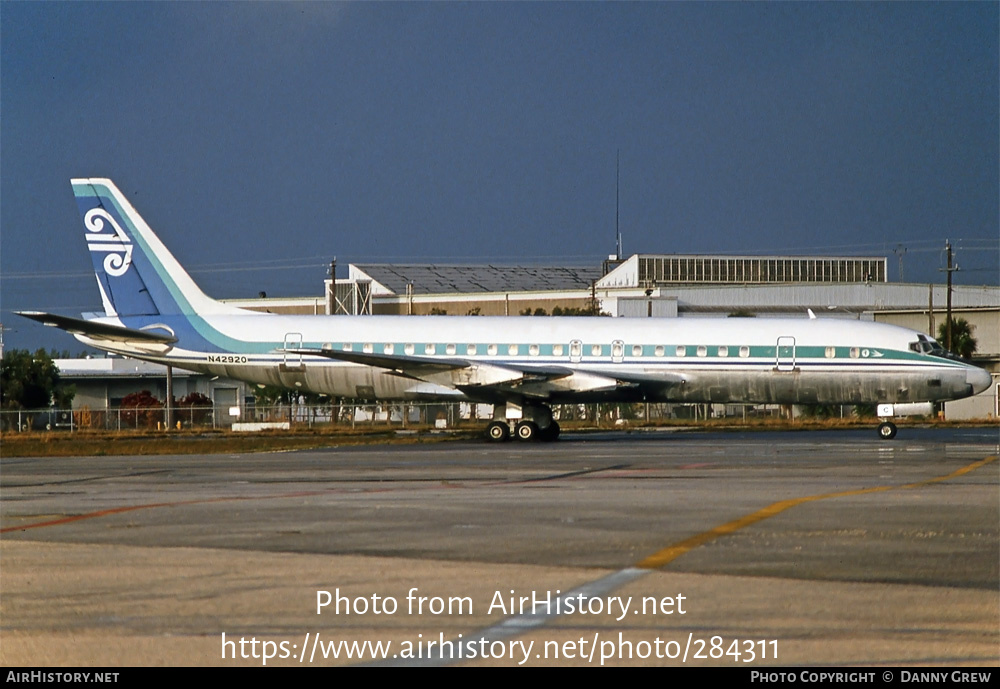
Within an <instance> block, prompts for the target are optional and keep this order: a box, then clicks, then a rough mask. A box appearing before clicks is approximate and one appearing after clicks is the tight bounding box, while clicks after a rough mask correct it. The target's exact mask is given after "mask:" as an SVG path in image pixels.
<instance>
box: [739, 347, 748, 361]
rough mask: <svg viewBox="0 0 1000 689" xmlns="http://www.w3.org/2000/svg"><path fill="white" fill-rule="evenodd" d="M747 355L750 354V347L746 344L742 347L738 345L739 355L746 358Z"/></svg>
mask: <svg viewBox="0 0 1000 689" xmlns="http://www.w3.org/2000/svg"><path fill="white" fill-rule="evenodd" d="M748 356H750V348H749V347H747V346H746V345H743V346H742V347H740V357H742V358H744V359H746V358H747V357H748Z"/></svg>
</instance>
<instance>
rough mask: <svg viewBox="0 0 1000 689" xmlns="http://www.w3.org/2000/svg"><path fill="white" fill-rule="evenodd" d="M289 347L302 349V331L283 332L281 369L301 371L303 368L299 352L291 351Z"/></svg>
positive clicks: (303, 364)
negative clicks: (283, 343) (283, 345)
mask: <svg viewBox="0 0 1000 689" xmlns="http://www.w3.org/2000/svg"><path fill="white" fill-rule="evenodd" d="M290 349H302V333H285V347H284V350H285V351H284V353H283V354H284V359H283V362H282V369H283V370H285V371H301V370H303V369H304V368H305V363H304V362H303V361H302V354H301V353H293V352H290V351H288V350H290Z"/></svg>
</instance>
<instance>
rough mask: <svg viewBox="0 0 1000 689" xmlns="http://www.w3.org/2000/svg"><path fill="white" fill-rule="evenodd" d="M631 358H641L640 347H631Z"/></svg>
mask: <svg viewBox="0 0 1000 689" xmlns="http://www.w3.org/2000/svg"><path fill="white" fill-rule="evenodd" d="M632 356H642V345H632Z"/></svg>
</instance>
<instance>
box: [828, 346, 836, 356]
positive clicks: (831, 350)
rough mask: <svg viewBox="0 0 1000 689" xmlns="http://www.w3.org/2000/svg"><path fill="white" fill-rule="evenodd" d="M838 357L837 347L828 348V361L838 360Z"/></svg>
mask: <svg viewBox="0 0 1000 689" xmlns="http://www.w3.org/2000/svg"><path fill="white" fill-rule="evenodd" d="M836 356H837V348H836V347H827V348H826V358H827V359H834V358H836Z"/></svg>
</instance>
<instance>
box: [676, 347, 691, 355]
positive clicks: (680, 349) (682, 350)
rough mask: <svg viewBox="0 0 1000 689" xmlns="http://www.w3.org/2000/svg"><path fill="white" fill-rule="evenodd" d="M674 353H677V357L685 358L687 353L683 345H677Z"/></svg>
mask: <svg viewBox="0 0 1000 689" xmlns="http://www.w3.org/2000/svg"><path fill="white" fill-rule="evenodd" d="M674 351H675V352H676V353H677V356H687V353H688V351H687V347H685V346H684V345H677V349H676V350H674Z"/></svg>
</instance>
